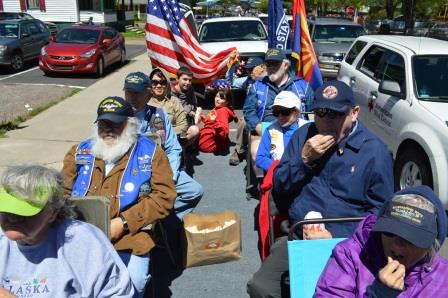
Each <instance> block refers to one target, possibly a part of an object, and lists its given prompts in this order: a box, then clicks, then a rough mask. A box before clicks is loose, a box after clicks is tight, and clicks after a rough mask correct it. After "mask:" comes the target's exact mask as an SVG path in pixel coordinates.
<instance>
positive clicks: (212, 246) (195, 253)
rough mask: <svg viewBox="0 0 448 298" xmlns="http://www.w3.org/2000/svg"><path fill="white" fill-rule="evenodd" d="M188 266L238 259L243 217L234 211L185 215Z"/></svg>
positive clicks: (186, 264) (185, 257) (185, 251)
mask: <svg viewBox="0 0 448 298" xmlns="http://www.w3.org/2000/svg"><path fill="white" fill-rule="evenodd" d="M184 231H185V246H186V247H185V250H184V265H185V267H186V268H188V267H194V266H202V265H209V264H217V263H224V262H228V261H232V260H239V259H240V257H241V220H240V218H239V216H238V215H237V214H236V213H235V212H233V211H224V212H219V213H211V214H207V215H200V214H188V215H187V216H185V217H184Z"/></svg>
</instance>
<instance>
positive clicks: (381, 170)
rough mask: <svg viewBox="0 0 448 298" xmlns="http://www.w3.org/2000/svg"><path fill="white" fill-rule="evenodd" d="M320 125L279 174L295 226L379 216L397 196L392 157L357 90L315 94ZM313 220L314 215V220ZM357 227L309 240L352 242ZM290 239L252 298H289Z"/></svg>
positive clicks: (295, 147) (254, 285)
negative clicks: (367, 122) (309, 219)
mask: <svg viewBox="0 0 448 298" xmlns="http://www.w3.org/2000/svg"><path fill="white" fill-rule="evenodd" d="M311 108H312V110H313V111H314V115H315V119H314V120H315V122H314V123H309V124H305V125H304V126H302V127H301V128H300V129H298V130H297V131H296V132H295V133H294V135H293V136H292V137H291V140H290V142H289V144H288V147H287V148H286V149H285V152H284V153H283V156H282V159H281V161H280V164H279V165H278V167H277V168H276V170H275V172H274V179H273V197H274V200H275V202H276V204H277V207H278V208H279V209H280V210H282V211H283V212H286V211H288V212H289V219H290V222H291V223H295V222H297V221H300V220H303V219H304V218H305V217H306V216H307V214H309V213H310V212H313V213H314V214H316V212H318V213H320V214H321V215H322V217H324V218H335V217H356V216H366V215H368V214H371V213H378V210H379V208H380V207H381V206H382V204H383V203H384V202H385V201H386V200H388V199H389V198H390V197H391V195H392V193H393V175H392V156H391V154H390V152H389V151H388V149H387V147H386V145H385V144H384V143H383V142H382V141H381V140H380V139H379V138H378V137H377V136H375V135H374V134H372V133H371V132H369V131H368V130H367V129H366V128H365V127H364V126H363V125H362V124H361V123H360V121H359V120H358V115H359V111H360V108H359V106H358V105H356V103H355V99H354V96H353V91H352V89H351V88H350V87H349V86H348V85H346V84H345V83H343V82H340V81H327V82H325V83H324V84H323V85H322V86H321V87H319V88H317V89H316V90H315V93H314V102H313V104H312V106H311ZM308 216H309V215H308ZM355 226H356V224H354V223H344V224H328V225H326V226H325V228H324V229H323V230H322V231H320V232H317V233H314V234H312V235H311V234H309V235H305V237H306V238H307V239H318V238H331V237H348V236H350V235H351V234H352V233H353V231H354V229H355ZM287 272H288V254H287V247H286V239H281V240H279V241H277V243H276V244H274V246H273V247H272V249H271V255H270V256H269V257H268V258H267V259H266V260H265V262H264V263H263V265H262V267H261V268H260V270H259V271H258V272H256V273H255V275H254V276H253V278H252V280H251V281H250V282H249V284H248V292H249V293H250V295H251V297H289V284H287V283H286V282H285V281H286V280H285V279H283V278H282V275H284V274H287Z"/></svg>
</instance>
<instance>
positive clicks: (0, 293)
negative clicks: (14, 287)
mask: <svg viewBox="0 0 448 298" xmlns="http://www.w3.org/2000/svg"><path fill="white" fill-rule="evenodd" d="M0 298H16V296H15V295H14V294H13V293H11V292H10V291H8V290H6V289H4V288H0Z"/></svg>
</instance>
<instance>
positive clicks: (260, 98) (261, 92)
mask: <svg viewBox="0 0 448 298" xmlns="http://www.w3.org/2000/svg"><path fill="white" fill-rule="evenodd" d="M254 88H255V91H256V92H257V116H258V119H260V120H263V116H264V110H265V108H266V104H267V98H268V93H269V87H268V85H266V84H264V83H263V82H262V81H256V82H255V83H254ZM307 88H308V84H307V83H306V81H304V80H298V81H294V82H293V83H292V85H291V87H290V88H289V90H288V91H291V92H293V93H294V94H295V95H297V97H298V98H299V99H300V100H301V101H302V109H301V112H305V110H306V109H305V103H304V102H303V101H304V100H303V99H304V98H305V92H306V89H307ZM303 117H304V116H303V115H301V118H303Z"/></svg>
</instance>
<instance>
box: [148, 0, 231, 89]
mask: <svg viewBox="0 0 448 298" xmlns="http://www.w3.org/2000/svg"><path fill="white" fill-rule="evenodd" d="M193 30H194V29H193V28H192V27H191V26H190V25H189V23H188V20H187V19H186V18H185V17H184V13H183V12H182V11H181V8H180V6H179V3H178V1H176V0H150V1H148V6H147V22H146V45H147V47H148V55H149V58H150V59H151V63H152V65H153V67H160V68H162V69H164V70H166V71H167V72H168V73H170V74H171V75H173V76H174V75H175V74H176V72H177V70H178V69H179V67H181V66H187V67H189V68H190V69H191V70H192V71H193V74H194V78H195V79H197V80H200V81H202V82H204V83H205V84H207V83H209V82H211V81H213V80H215V79H217V78H219V77H221V76H222V75H223V73H224V72H225V71H226V69H227V66H228V61H229V59H230V58H231V57H234V53H233V52H234V51H236V48H229V49H226V50H224V51H222V52H219V53H215V54H210V53H207V52H206V51H205V50H204V49H203V48H202V47H201V45H200V44H199V42H198V41H197V39H196V37H195V35H194V34H193Z"/></svg>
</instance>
